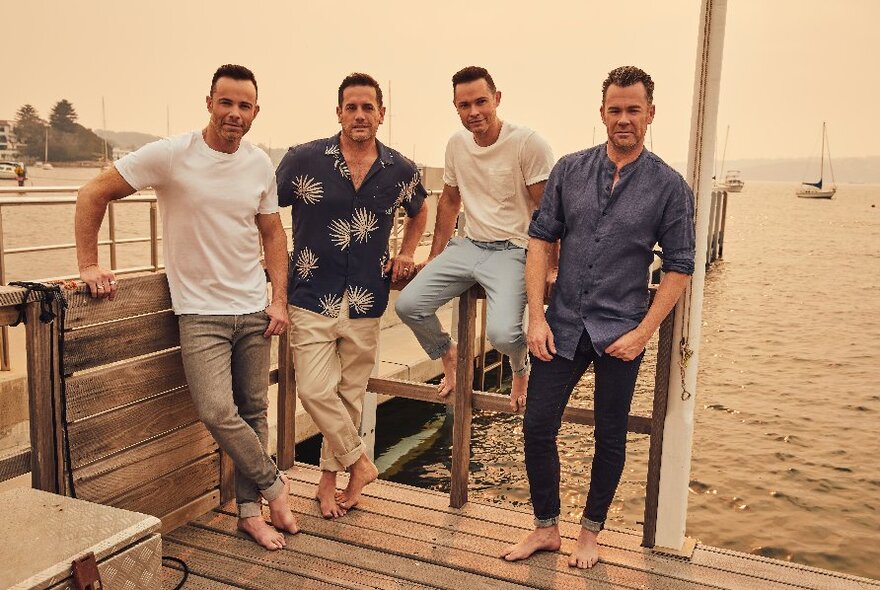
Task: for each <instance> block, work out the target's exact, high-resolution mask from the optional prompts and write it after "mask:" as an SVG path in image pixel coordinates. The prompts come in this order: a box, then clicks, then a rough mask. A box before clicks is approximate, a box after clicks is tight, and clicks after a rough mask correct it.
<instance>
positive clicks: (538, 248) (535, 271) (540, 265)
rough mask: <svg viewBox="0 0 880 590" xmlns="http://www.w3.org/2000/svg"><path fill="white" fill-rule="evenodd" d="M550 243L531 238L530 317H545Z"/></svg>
mask: <svg viewBox="0 0 880 590" xmlns="http://www.w3.org/2000/svg"><path fill="white" fill-rule="evenodd" d="M552 247H553V244H551V243H550V242H545V241H544V240H539V239H537V238H531V239H530V240H529V252H528V254H527V255H526V296H527V297H528V301H529V317H530V318H539V317H544V292H545V289H546V288H547V269H548V268H549V255H550V251H551V249H552Z"/></svg>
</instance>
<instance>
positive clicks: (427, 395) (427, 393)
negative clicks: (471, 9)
mask: <svg viewBox="0 0 880 590" xmlns="http://www.w3.org/2000/svg"><path fill="white" fill-rule="evenodd" d="M367 389H368V390H369V391H374V392H376V393H379V394H382V395H393V396H396V397H404V398H407V399H414V400H418V401H423V402H430V403H435V404H447V403H450V401H451V400H450V399H449V398H445V399H444V398H440V397H438V396H437V386H435V385H426V384H424V383H415V382H412V381H404V380H402V379H380V378H377V377H374V378H371V379H370V381H369V382H368V384H367ZM473 409H474V410H480V411H487V412H503V413H506V414H510V413H512V412H511V411H510V398H509V397H508V396H506V395H502V394H500V393H489V392H486V391H474V393H473ZM562 420H563V422H569V423H571V424H584V425H589V426H592V425H593V424H594V423H595V420H594V413H593V410H591V409H588V408H575V407H572V406H568V407H567V408H566V409H565V412H564V413H563V415H562ZM627 428H628V430H629V431H630V432H635V433H637V434H650V433H651V418H650V416H630V417H629V421H628V424H627Z"/></svg>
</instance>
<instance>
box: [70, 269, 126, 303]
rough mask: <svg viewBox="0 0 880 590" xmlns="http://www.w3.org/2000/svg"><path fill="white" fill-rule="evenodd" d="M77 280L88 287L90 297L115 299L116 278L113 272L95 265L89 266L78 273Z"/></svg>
mask: <svg viewBox="0 0 880 590" xmlns="http://www.w3.org/2000/svg"><path fill="white" fill-rule="evenodd" d="M79 278H80V279H82V281H83V282H84V283H85V284H86V285H88V286H89V291H90V292H91V294H92V297H96V298H97V297H101V298H103V297H106V298H107V299H109V300H110V301H113V300H114V299H116V291H117V287H116V277H115V275H114V274H113V271H110V270H104V269H103V268H101V267H100V266H98V265H97V264H89V265H87V266H85V267H83V268H81V269H80V271H79Z"/></svg>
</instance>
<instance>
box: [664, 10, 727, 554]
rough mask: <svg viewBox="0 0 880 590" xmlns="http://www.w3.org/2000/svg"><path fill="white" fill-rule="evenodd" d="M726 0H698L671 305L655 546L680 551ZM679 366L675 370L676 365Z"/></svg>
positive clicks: (682, 534)
mask: <svg viewBox="0 0 880 590" xmlns="http://www.w3.org/2000/svg"><path fill="white" fill-rule="evenodd" d="M726 10H727V2H726V0H702V8H701V11H700V20H699V27H700V29H699V38H698V40H697V66H696V71H695V74H694V75H695V80H694V104H693V109H692V119H691V132H690V136H691V137H690V148H689V153H688V168H687V176H686V178H687V179H688V183H689V184H690V186H691V189H692V190H693V191H694V195H695V196H696V199H697V203H696V213H697V219H696V243H697V259H696V261H695V269H694V276H693V279H692V281H691V283H690V285H689V286H688V288H687V289H686V290H685V292H684V295H682V298H681V300H680V301H679V302H678V305H676V307H675V323H674V324H673V330H672V342H673V347H672V364H671V366H672V367H673V368H672V370H671V371H670V372H669V395H668V398H667V399H668V406H667V409H666V420H665V426H664V432H665V433H666V436H664V437H663V455H662V457H663V460H662V463H661V465H660V491H659V495H658V500H657V506H658V507H657V533H656V538H655V545H656V546H658V547H659V548H663V549H665V550H671V551H676V552H683V551H684V550H685V548H686V547H691V546H692V545H691V544H690V543H688V544H687V545H686V544H685V541H686V539H685V525H686V520H687V502H688V493H689V491H688V483H689V480H690V469H691V447H692V444H693V434H694V403H695V401H696V386H697V364H698V360H699V344H700V321H701V310H702V306H703V289H704V286H705V280H706V250H705V244H706V240H707V230H708V228H709V221H710V220H709V207H708V205H709V203H708V197H709V195H710V194H711V192H712V174H711V163H712V154H713V152H714V149H715V139H716V137H715V136H716V123H717V119H718V99H719V95H720V91H721V59H722V54H723V49H724V21H725V16H726ZM679 367H681V369H679Z"/></svg>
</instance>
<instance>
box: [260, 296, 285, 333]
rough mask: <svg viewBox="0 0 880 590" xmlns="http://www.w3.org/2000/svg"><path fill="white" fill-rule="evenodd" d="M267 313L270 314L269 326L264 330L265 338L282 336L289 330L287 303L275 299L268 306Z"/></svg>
mask: <svg viewBox="0 0 880 590" xmlns="http://www.w3.org/2000/svg"><path fill="white" fill-rule="evenodd" d="M266 315H268V316H269V327H268V328H266V331H265V332H263V337H264V338H271V337H272V336H280V335H281V334H284V332H286V331H287V324H288V319H287V304H286V303H284V302H282V301H273V302H272V303H270V304H269V307H267V308H266Z"/></svg>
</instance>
